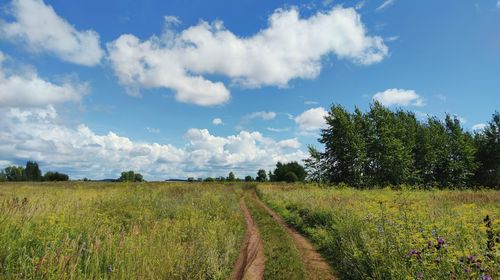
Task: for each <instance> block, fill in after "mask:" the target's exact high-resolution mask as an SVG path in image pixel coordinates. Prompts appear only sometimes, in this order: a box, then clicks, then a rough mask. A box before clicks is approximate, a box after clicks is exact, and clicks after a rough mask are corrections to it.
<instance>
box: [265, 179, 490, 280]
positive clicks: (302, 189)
mask: <svg viewBox="0 0 500 280" xmlns="http://www.w3.org/2000/svg"><path fill="white" fill-rule="evenodd" d="M257 189H258V192H259V194H260V196H262V197H263V200H264V201H266V202H267V203H268V204H269V205H270V206H271V207H273V208H274V209H275V210H276V211H278V212H279V213H280V214H281V215H282V216H283V217H284V218H285V219H286V220H287V221H288V222H289V223H290V224H292V225H294V226H295V227H296V228H297V229H299V230H300V231H302V232H304V233H306V234H307V235H308V236H309V238H310V239H311V240H312V241H313V242H314V243H315V244H316V245H317V246H318V247H319V248H320V249H321V251H322V253H324V254H325V255H326V256H327V257H328V259H329V261H330V262H331V264H332V266H334V268H335V269H336V270H337V272H338V273H339V274H340V276H341V278H346V279H471V278H472V279H479V278H480V277H485V278H486V277H487V276H491V277H493V278H494V277H495V276H498V274H499V273H500V268H499V260H500V258H499V247H500V244H498V243H499V241H500V240H499V239H500V235H499V230H500V223H499V219H500V192H498V191H477V192H474V191H444V190H443V191H410V190H406V191H393V190H389V189H383V190H364V191H361V190H354V189H348V188H344V189H333V188H329V189H321V188H317V187H311V186H293V187H286V186H277V185H260V186H258V188H257ZM487 216H488V219H489V220H490V222H488V220H487V219H486V217H487ZM485 219H486V220H485ZM488 223H490V224H488Z"/></svg>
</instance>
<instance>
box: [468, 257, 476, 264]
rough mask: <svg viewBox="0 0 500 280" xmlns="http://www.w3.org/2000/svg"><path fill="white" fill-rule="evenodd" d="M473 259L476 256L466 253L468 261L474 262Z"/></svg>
mask: <svg viewBox="0 0 500 280" xmlns="http://www.w3.org/2000/svg"><path fill="white" fill-rule="evenodd" d="M475 260H476V257H475V256H473V255H468V256H467V261H469V262H474V261H475Z"/></svg>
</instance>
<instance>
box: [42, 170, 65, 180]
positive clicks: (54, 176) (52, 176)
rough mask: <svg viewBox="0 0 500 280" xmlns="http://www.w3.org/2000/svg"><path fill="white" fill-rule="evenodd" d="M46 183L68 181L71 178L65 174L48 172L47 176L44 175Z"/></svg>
mask: <svg viewBox="0 0 500 280" xmlns="http://www.w3.org/2000/svg"><path fill="white" fill-rule="evenodd" d="M43 180H44V181H68V180H69V176H68V175H66V174H64V173H59V172H52V171H47V172H46V173H45V175H43Z"/></svg>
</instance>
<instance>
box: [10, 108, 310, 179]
mask: <svg viewBox="0 0 500 280" xmlns="http://www.w3.org/2000/svg"><path fill="white" fill-rule="evenodd" d="M0 117H1V118H2V122H0V158H4V159H9V160H10V161H14V162H24V161H26V160H28V159H31V160H36V161H38V162H39V163H40V165H41V168H42V169H43V170H44V171H47V170H59V171H64V172H68V173H69V174H70V175H71V176H73V177H74V178H75V177H76V178H79V177H80V178H81V177H84V176H87V177H91V178H116V177H118V175H119V174H120V172H121V171H123V170H130V169H132V170H136V171H138V172H141V173H143V174H144V175H145V176H146V178H147V179H166V178H170V177H179V178H186V177H188V176H195V177H198V176H216V175H225V174H227V173H228V172H229V171H230V170H235V171H236V170H238V173H239V174H249V175H253V174H255V172H256V171H257V170H258V169H260V168H264V169H271V168H272V167H273V166H274V165H275V164H276V162H277V161H282V162H287V161H291V160H297V161H300V160H302V159H303V158H305V157H307V154H306V153H304V152H303V151H301V150H300V149H298V148H299V147H300V143H299V142H298V140H297V139H287V140H283V141H275V140H273V139H271V138H267V137H264V136H263V135H262V134H261V133H259V132H249V131H241V132H239V133H238V134H236V135H230V136H226V137H220V136H215V135H212V134H210V132H209V131H208V130H207V129H196V128H192V129H189V130H188V131H187V132H186V134H185V136H184V139H185V141H186V143H185V144H184V145H183V146H179V147H176V146H173V145H170V144H159V143H148V142H138V141H133V140H131V139H129V138H127V137H123V136H119V135H117V134H116V133H113V132H109V133H107V134H103V135H100V134H97V133H95V132H93V131H92V130H91V129H90V128H89V127H87V126H85V125H83V124H80V125H78V126H76V127H69V126H66V125H63V124H62V122H61V120H60V119H59V118H58V115H57V112H56V111H55V109H54V108H53V107H51V106H49V107H47V108H44V109H32V110H23V109H16V108H10V109H6V108H5V109H0ZM4 163H5V162H4Z"/></svg>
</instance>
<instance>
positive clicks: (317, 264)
mask: <svg viewBox="0 0 500 280" xmlns="http://www.w3.org/2000/svg"><path fill="white" fill-rule="evenodd" d="M252 195H253V196H255V199H256V201H257V203H258V204H259V205H260V206H261V207H263V208H264V209H266V211H267V212H268V213H269V214H270V215H271V216H272V217H273V219H274V220H275V221H276V222H277V223H278V224H280V225H281V226H282V227H284V228H285V229H286V230H287V231H288V234H290V236H291V237H292V239H293V243H294V244H295V247H296V248H297V250H298V251H299V254H300V257H301V259H302V262H303V263H304V267H305V269H306V275H307V279H311V280H312V279H314V280H327V279H328V280H333V279H337V277H335V276H334V273H333V271H332V269H331V268H330V266H329V265H328V263H327V262H326V261H325V260H324V259H323V257H321V255H320V254H319V253H318V252H317V251H316V250H315V249H314V246H313V245H312V244H311V243H310V242H309V241H308V240H307V239H306V238H305V237H304V236H302V235H301V234H300V233H298V232H297V231H296V230H295V229H293V228H291V227H290V226H289V225H288V224H287V223H286V222H285V221H284V220H283V218H282V217H281V216H279V215H278V214H276V213H275V212H274V211H273V210H271V208H269V207H267V205H265V204H264V203H263V202H262V201H261V200H260V199H259V198H258V196H257V194H256V193H255V191H254V192H253V194H252Z"/></svg>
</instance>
